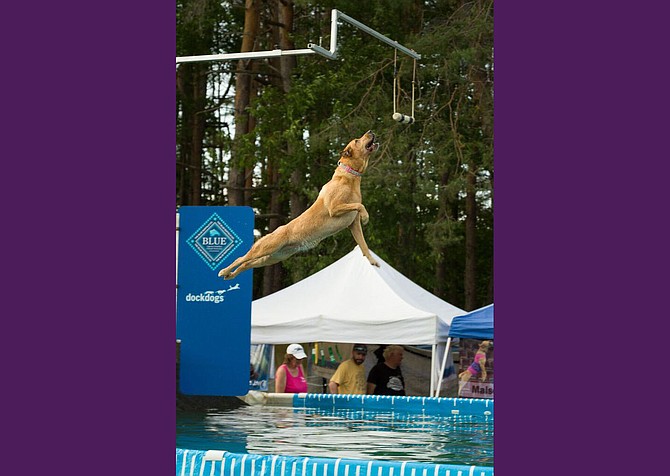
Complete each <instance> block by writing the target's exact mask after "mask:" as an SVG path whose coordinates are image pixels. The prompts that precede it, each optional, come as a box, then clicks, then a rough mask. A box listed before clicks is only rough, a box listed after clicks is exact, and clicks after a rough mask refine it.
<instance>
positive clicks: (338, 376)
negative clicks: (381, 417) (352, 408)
mask: <svg viewBox="0 0 670 476" xmlns="http://www.w3.org/2000/svg"><path fill="white" fill-rule="evenodd" d="M367 354H368V347H367V346H366V345H365V344H354V348H353V349H352V350H351V358H350V359H348V360H345V361H344V362H342V363H341V364H340V365H339V367H337V370H336V371H335V373H334V374H333V376H332V377H331V378H330V382H329V383H328V389H329V390H330V393H342V394H358V395H364V394H365V390H366V386H367V383H366V381H365V366H364V365H363V362H365V356H366V355H367Z"/></svg>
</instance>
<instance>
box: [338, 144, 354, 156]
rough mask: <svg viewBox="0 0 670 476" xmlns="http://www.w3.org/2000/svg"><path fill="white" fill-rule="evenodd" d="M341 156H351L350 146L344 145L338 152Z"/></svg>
mask: <svg viewBox="0 0 670 476" xmlns="http://www.w3.org/2000/svg"><path fill="white" fill-rule="evenodd" d="M340 156H342V157H351V147H349V146H346V147H345V148H344V150H343V151H342V152H340Z"/></svg>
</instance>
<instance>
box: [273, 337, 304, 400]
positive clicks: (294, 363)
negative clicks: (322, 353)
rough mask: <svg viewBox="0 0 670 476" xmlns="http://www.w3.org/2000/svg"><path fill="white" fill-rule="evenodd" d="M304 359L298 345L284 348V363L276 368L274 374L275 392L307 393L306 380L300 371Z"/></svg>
mask: <svg viewBox="0 0 670 476" xmlns="http://www.w3.org/2000/svg"><path fill="white" fill-rule="evenodd" d="M306 357H307V354H305V350H304V349H303V348H302V346H301V345H300V344H291V345H289V346H288V347H287V348H286V355H285V356H284V363H283V364H281V365H280V366H279V367H278V368H277V372H276V373H275V392H277V393H306V392H307V380H306V379H305V372H304V370H303V369H302V359H304V358H306Z"/></svg>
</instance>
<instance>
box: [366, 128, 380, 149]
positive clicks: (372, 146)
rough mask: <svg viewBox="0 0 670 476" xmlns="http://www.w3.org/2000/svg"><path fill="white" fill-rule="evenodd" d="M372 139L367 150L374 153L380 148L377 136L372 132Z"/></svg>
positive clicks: (367, 145)
mask: <svg viewBox="0 0 670 476" xmlns="http://www.w3.org/2000/svg"><path fill="white" fill-rule="evenodd" d="M370 136H371V139H370V140H369V141H368V143H367V144H365V149H366V150H368V151H369V152H374V151H375V150H377V148H378V147H379V144H377V143H375V138H376V136H375V134H374V133H373V132H370Z"/></svg>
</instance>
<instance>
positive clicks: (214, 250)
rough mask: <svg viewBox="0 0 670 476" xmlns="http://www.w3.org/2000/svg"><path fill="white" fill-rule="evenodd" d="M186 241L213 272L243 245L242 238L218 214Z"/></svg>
mask: <svg viewBox="0 0 670 476" xmlns="http://www.w3.org/2000/svg"><path fill="white" fill-rule="evenodd" d="M186 241H187V242H188V244H189V245H191V248H193V250H194V251H195V252H196V254H197V255H198V256H200V258H202V260H203V261H204V262H205V263H207V265H208V266H209V267H210V268H212V269H213V270H215V269H216V268H217V266H219V265H220V264H221V263H222V262H223V260H225V259H226V258H227V257H228V256H229V255H230V254H231V253H232V252H233V251H235V249H236V248H237V247H238V246H240V244H241V243H242V240H241V239H240V237H239V236H237V234H236V233H235V232H234V231H233V229H232V228H230V227H229V226H228V225H227V224H226V222H224V221H223V220H222V219H221V217H219V215H217V214H216V213H215V214H213V215H212V216H211V217H210V218H209V220H207V221H206V222H205V223H204V224H203V225H202V226H201V227H200V228H198V230H197V231H196V232H195V233H193V235H191V237H190V238H189V239H188V240H186Z"/></svg>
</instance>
